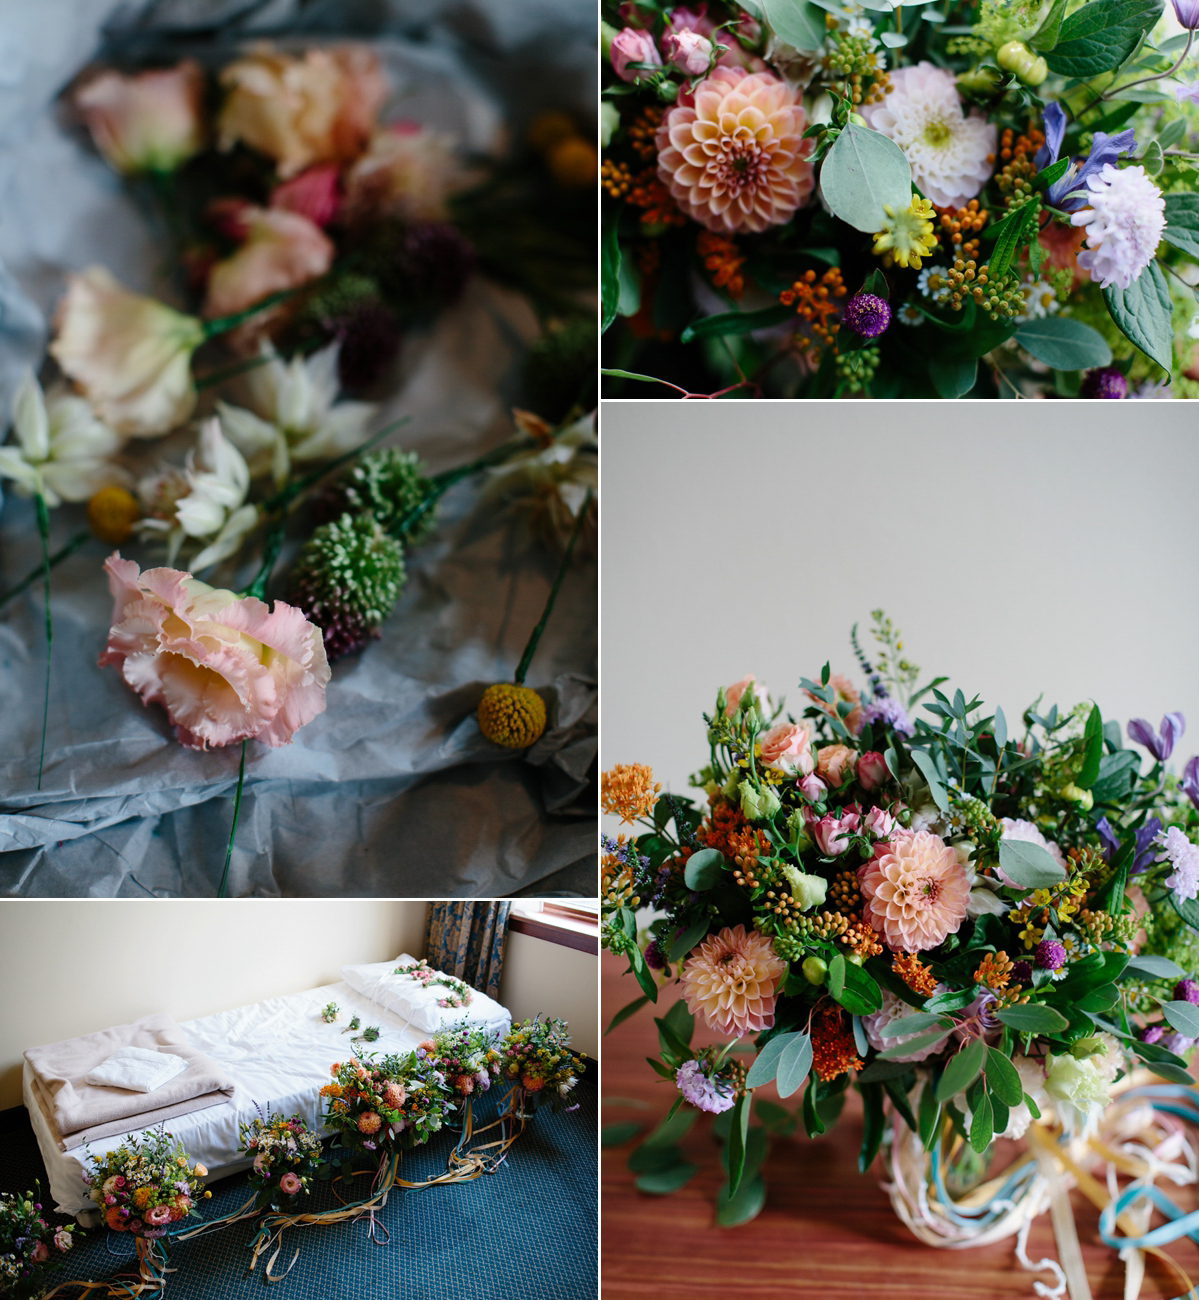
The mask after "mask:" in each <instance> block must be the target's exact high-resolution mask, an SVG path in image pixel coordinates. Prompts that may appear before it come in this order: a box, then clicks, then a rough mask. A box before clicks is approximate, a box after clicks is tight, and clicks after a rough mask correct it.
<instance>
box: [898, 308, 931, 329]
mask: <svg viewBox="0 0 1199 1300" xmlns="http://www.w3.org/2000/svg"><path fill="white" fill-rule="evenodd" d="M895 319H896V320H897V321H899V323H900V324H901V325H911V326H913V327H915V326H917V325H923V324H924V313H923V312H922V311H921V310H920V308H919V307H917V306H916V304H915V303H912V302H905V303H904V304H903V306H902V307H900V309H899V310H898V311H897V312H896V313H895Z"/></svg>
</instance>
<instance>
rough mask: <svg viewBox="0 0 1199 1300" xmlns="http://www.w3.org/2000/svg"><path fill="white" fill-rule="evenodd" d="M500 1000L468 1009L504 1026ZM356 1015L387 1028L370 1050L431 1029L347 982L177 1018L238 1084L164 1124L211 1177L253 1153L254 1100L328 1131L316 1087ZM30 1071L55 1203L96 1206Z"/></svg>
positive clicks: (73, 1210)
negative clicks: (493, 1009)
mask: <svg viewBox="0 0 1199 1300" xmlns="http://www.w3.org/2000/svg"><path fill="white" fill-rule="evenodd" d="M329 1002H336V1003H337V1005H338V1006H339V1007H340V1008H341V1014H340V1016H339V1017H338V1019H337V1020H336V1021H335V1022H334V1023H333V1024H331V1025H326V1024H325V1023H324V1022H323V1021H322V1020H321V1016H320V1013H321V1009H322V1008H323V1007H324V1006H325V1005H326V1004H327V1003H329ZM500 1010H501V1012H502V1015H500V1016H498V1017H497V1016H495V1015H494V1014H493V1015H492V1016H491V1018H490V1019H488V1018H487V1017H485V1016H480V1015H479V1013H478V1012H477V1011H475V1008H473V1007H466V1008H464V1009H463V1012H462V1016H463V1018H464V1019H467V1020H469V1021H470V1022H471V1023H472V1024H478V1025H481V1026H482V1027H483V1028H486V1029H489V1030H492V1031H494V1032H495V1033H498V1034H505V1033H507V1032H508V1029H509V1027H510V1025H511V1017H510V1016H509V1015H508V1013H507V1012H506V1011H503V1009H502V1008H501V1009H500ZM354 1015H357V1016H359V1017H360V1019H361V1021H362V1028H366V1026H368V1025H378V1026H379V1028H380V1029H381V1030H382V1033H381V1034H380V1035H379V1039H378V1041H377V1042H375V1043H373V1044H371V1045H370V1047H369V1048H368V1050H369V1051H370V1052H371V1053H376V1054H378V1055H383V1054H385V1053H388V1052H401V1051H411V1050H412V1048H414V1047H415V1046H416V1045H417V1043H419V1042H420V1041H421V1040H422V1039H424V1038H425V1037H427V1035H426V1034H425V1033H424V1032H423V1031H422V1030H419V1029H416V1028H415V1027H414V1026H412V1025H410V1024H409V1023H408V1022H407V1021H406V1020H404V1019H403V1017H401V1016H397V1015H395V1014H394V1013H392V1012H390V1011H385V1010H384V1009H383V1008H382V1007H380V1006H378V1005H377V1004H376V1003H373V1002H371V1001H370V999H369V998H366V997H363V995H362V994H361V993H357V992H355V990H354V989H352V988H351V987H350V986H349V985H348V984H346V983H344V982H339V983H337V984H325V985H322V986H321V987H320V988H316V989H308V990H307V991H306V992H303V993H291V994H288V995H287V996H286V997H281V998H268V999H266V1000H265V1001H263V1002H254V1003H251V1004H250V1005H249V1006H245V1007H236V1008H234V1009H233V1010H232V1011H221V1012H218V1013H217V1014H215V1015H211V1016H201V1017H200V1018H199V1019H197V1020H188V1021H185V1022H184V1023H183V1024H182V1025H181V1028H182V1029H183V1032H184V1033H185V1034H186V1035H187V1037H188V1039H189V1041H190V1042H191V1043H192V1044H193V1045H194V1046H195V1047H197V1048H199V1049H200V1050H201V1051H202V1052H205V1053H207V1055H209V1056H210V1057H212V1059H213V1060H214V1061H216V1062H217V1063H218V1064H219V1065H221V1066H222V1067H223V1068H224V1069H226V1070H227V1071H228V1072H229V1074H230V1076H231V1077H232V1079H233V1081H234V1083H235V1085H236V1087H237V1092H236V1095H235V1096H234V1098H233V1100H232V1101H228V1102H223V1103H222V1104H221V1105H219V1106H211V1107H209V1108H208V1109H206V1110H198V1111H194V1112H192V1113H191V1114H189V1115H182V1116H180V1117H179V1118H178V1119H173V1120H170V1121H169V1122H168V1123H167V1125H166V1128H167V1132H168V1133H170V1134H172V1135H173V1136H175V1137H177V1138H179V1139H180V1140H181V1141H182V1142H183V1144H184V1147H185V1148H186V1150H187V1153H188V1155H189V1156H191V1158H192V1159H193V1160H197V1161H199V1162H200V1163H201V1164H203V1165H206V1166H207V1167H208V1175H209V1178H210V1179H212V1178H221V1177H224V1176H225V1175H226V1174H231V1173H236V1172H237V1171H238V1170H239V1169H247V1168H249V1165H250V1161H249V1160H248V1159H247V1158H245V1157H241V1156H239V1154H238V1151H237V1147H238V1143H239V1140H240V1139H239V1135H238V1127H239V1125H240V1124H242V1123H244V1122H246V1121H248V1120H251V1119H253V1118H254V1116H255V1114H256V1113H257V1112H256V1110H255V1103H257V1105H258V1106H260V1107H261V1108H262V1109H263V1111H265V1110H266V1108H267V1106H268V1105H269V1106H270V1107H271V1109H272V1110H274V1111H275V1112H276V1113H277V1114H280V1113H281V1114H284V1115H288V1116H290V1115H299V1116H300V1117H301V1118H302V1119H303V1120H304V1121H305V1122H306V1123H307V1124H308V1125H309V1126H310V1127H311V1128H312V1129H313V1130H314V1131H315V1132H319V1133H322V1134H324V1133H325V1132H326V1129H325V1127H324V1125H323V1124H322V1123H321V1111H322V1109H323V1107H322V1104H321V1097H320V1089H321V1088H322V1087H323V1086H324V1085H325V1084H326V1083H328V1082H329V1067H330V1066H331V1065H332V1064H333V1063H334V1062H335V1061H344V1060H345V1059H346V1057H348V1056H349V1055H350V1054H351V1050H352V1049H351V1048H350V1039H351V1038H352V1037H355V1035H352V1034H348V1033H343V1032H342V1031H343V1030H344V1029H345V1028H346V1027H347V1026H348V1025H349V1023H350V1018H351V1017H352V1016H354ZM31 1079H32V1074H31V1071H30V1067H29V1063H28V1062H26V1063H25V1073H24V1081H23V1090H24V1098H25V1107H26V1109H27V1110H28V1111H29V1117H30V1120H31V1122H32V1124H33V1131H34V1133H35V1135H36V1136H37V1142H38V1146H39V1147H40V1149H41V1153H42V1159H43V1160H44V1161H45V1164H46V1173H47V1174H48V1176H49V1181H50V1194H51V1196H52V1197H53V1198H54V1203H55V1206H56V1208H57V1209H58V1210H59V1211H60V1212H61V1213H63V1214H77V1213H78V1212H79V1211H80V1210H85V1209H90V1208H94V1207H93V1206H92V1202H91V1201H90V1200H89V1199H88V1196H87V1189H86V1187H85V1186H84V1183H83V1178H82V1173H83V1170H84V1169H85V1168H86V1166H87V1164H88V1157H87V1152H86V1151H85V1150H84V1149H83V1148H82V1147H77V1148H76V1149H75V1150H73V1151H60V1150H59V1149H58V1143H57V1141H56V1139H55V1137H54V1135H53V1133H52V1132H51V1129H50V1126H49V1124H48V1123H47V1121H46V1117H45V1115H44V1114H43V1113H42V1110H41V1108H40V1107H39V1106H38V1104H37V1102H36V1101H35V1099H34V1097H33V1094H32V1092H31V1090H30V1083H31ZM139 1131H141V1130H138V1129H131V1130H130V1132H139ZM126 1136H128V1134H125V1135H123V1136H121V1135H118V1136H115V1137H110V1138H104V1139H102V1140H100V1141H97V1142H94V1143H92V1144H91V1149H92V1151H93V1152H94V1153H95V1154H97V1155H102V1154H104V1153H105V1152H108V1151H112V1150H114V1149H115V1148H116V1147H118V1146H120V1145H121V1142H122V1141H123V1140H124V1137H126Z"/></svg>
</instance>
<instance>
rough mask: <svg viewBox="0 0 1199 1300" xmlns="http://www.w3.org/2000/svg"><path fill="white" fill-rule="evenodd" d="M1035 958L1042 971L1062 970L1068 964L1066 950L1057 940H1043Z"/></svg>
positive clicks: (1038, 945) (1038, 946)
mask: <svg viewBox="0 0 1199 1300" xmlns="http://www.w3.org/2000/svg"><path fill="white" fill-rule="evenodd" d="M1033 956H1034V957H1035V958H1036V962H1037V965H1038V966H1040V968H1041V969H1042V970H1061V968H1062V967H1063V966H1064V965H1065V964H1066V949H1065V948H1064V947H1063V945H1062V944H1060V943H1058V941H1057V940H1056V939H1042V940H1041V942H1040V943H1039V944H1037V950H1036V952H1035V953H1034V954H1033Z"/></svg>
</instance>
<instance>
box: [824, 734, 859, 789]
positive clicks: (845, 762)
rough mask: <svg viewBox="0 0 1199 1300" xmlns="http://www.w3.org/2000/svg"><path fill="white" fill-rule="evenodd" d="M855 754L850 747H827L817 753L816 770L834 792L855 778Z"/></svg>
mask: <svg viewBox="0 0 1199 1300" xmlns="http://www.w3.org/2000/svg"><path fill="white" fill-rule="evenodd" d="M853 765H854V752H853V750H852V749H850V748H849V746H848V745H825V746H824V748H823V749H820V750H817V752H816V770H817V772H819V773H820V776H821V777H822V779H823V780H825V781H827V782H828V783H829V785H831V786H832V787H833V789H834V790H839V789H840V788H841V786H842V784H843V783H844V782H845V781H847V780H848V779H849V778H850V777H852V776H853Z"/></svg>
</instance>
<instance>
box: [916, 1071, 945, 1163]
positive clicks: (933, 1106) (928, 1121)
mask: <svg viewBox="0 0 1199 1300" xmlns="http://www.w3.org/2000/svg"><path fill="white" fill-rule="evenodd" d="M940 1119H941V1103H940V1102H939V1101H938V1100H937V1092H936V1089H935V1088H934V1087H933V1086H932V1085H931V1084H929V1083H926V1084H925V1085H924V1087H923V1089H922V1090H921V1092H920V1107H919V1109H918V1110H917V1112H916V1124H917V1128H918V1131H919V1133H920V1141H921V1142H923V1143H924V1149H925V1150H926V1151H927V1150H928V1149H929V1147H931V1146H932V1144H933V1142H934V1141H935V1140H936V1136H937V1129H938V1128H939V1127H940V1125H939V1121H940Z"/></svg>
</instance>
